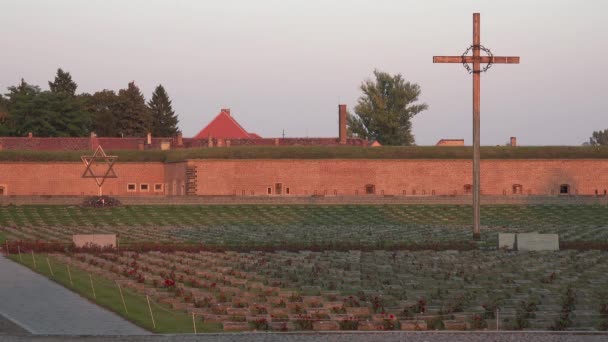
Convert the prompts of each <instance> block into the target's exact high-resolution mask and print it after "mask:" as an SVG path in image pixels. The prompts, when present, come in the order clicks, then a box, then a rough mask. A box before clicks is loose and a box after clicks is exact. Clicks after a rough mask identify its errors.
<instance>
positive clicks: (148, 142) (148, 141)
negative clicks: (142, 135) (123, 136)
mask: <svg viewBox="0 0 608 342" xmlns="http://www.w3.org/2000/svg"><path fill="white" fill-rule="evenodd" d="M146 144H148V145H152V133H150V132H148V136H147V139H146Z"/></svg>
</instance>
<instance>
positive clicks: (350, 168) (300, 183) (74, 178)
mask: <svg viewBox="0 0 608 342" xmlns="http://www.w3.org/2000/svg"><path fill="white" fill-rule="evenodd" d="M114 168H115V170H116V173H117V174H118V177H119V178H118V179H108V180H107V181H106V183H105V184H104V187H103V192H104V194H108V195H115V196H159V195H170V196H182V195H186V194H190V195H209V196H235V195H236V196H243V195H246V196H251V195H255V196H267V195H268V188H270V194H271V195H273V196H276V195H278V194H277V192H278V191H280V192H281V195H283V196H314V195H318V196H320V195H327V196H335V195H337V196H354V195H365V194H366V192H367V191H370V190H371V191H373V192H374V194H376V195H404V194H405V195H406V196H412V195H416V196H421V195H433V194H434V195H437V196H445V195H455V194H456V195H463V194H466V193H467V191H468V190H467V185H469V184H471V163H470V161H468V160H456V159H454V160H439V159H437V160H419V159H410V160H352V159H324V160H279V159H273V160H242V159H241V160H219V159H218V160H190V161H188V162H177V163H165V164H163V163H155V162H150V163H117V164H116V165H115V166H114ZM83 171H84V165H83V164H82V163H60V162H53V163H49V162H44V163H42V162H41V163H33V162H27V163H14V162H9V163H2V164H0V188H2V189H3V192H2V194H1V195H9V196H10V195H21V196H31V195H77V196H80V195H95V194H97V186H96V185H95V182H94V181H93V180H92V179H82V178H81V176H82V173H83ZM481 172H482V178H481V179H482V184H481V189H482V194H484V195H505V194H506V195H513V194H514V191H515V194H516V195H558V194H559V193H560V186H561V185H568V191H569V193H570V194H572V195H574V194H579V195H595V194H596V190H597V192H598V193H597V194H598V195H603V194H604V191H606V190H607V189H608V160H600V159H598V160H590V159H585V160H581V159H577V160H572V159H570V160H502V159H501V160H482V162H481ZM142 184H147V187H148V190H142V188H141V186H142ZM129 185H131V186H134V187H135V188H134V189H129ZM157 187H158V188H157Z"/></svg>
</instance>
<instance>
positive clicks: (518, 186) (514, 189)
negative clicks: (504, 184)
mask: <svg viewBox="0 0 608 342" xmlns="http://www.w3.org/2000/svg"><path fill="white" fill-rule="evenodd" d="M511 190H512V192H513V195H521V194H523V190H524V188H523V187H522V186H521V184H513V186H512V187H511Z"/></svg>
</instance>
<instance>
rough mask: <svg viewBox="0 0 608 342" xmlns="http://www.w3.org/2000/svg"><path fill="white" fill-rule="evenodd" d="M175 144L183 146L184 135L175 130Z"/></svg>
mask: <svg viewBox="0 0 608 342" xmlns="http://www.w3.org/2000/svg"><path fill="white" fill-rule="evenodd" d="M177 146H184V137H183V136H182V132H177Z"/></svg>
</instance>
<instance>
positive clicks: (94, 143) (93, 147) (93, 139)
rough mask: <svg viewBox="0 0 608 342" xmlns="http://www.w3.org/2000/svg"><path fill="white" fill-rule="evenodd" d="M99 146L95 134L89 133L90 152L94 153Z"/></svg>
mask: <svg viewBox="0 0 608 342" xmlns="http://www.w3.org/2000/svg"><path fill="white" fill-rule="evenodd" d="M98 146H99V139H97V134H95V132H91V150H93V151H95V150H96V149H97V147H98Z"/></svg>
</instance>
